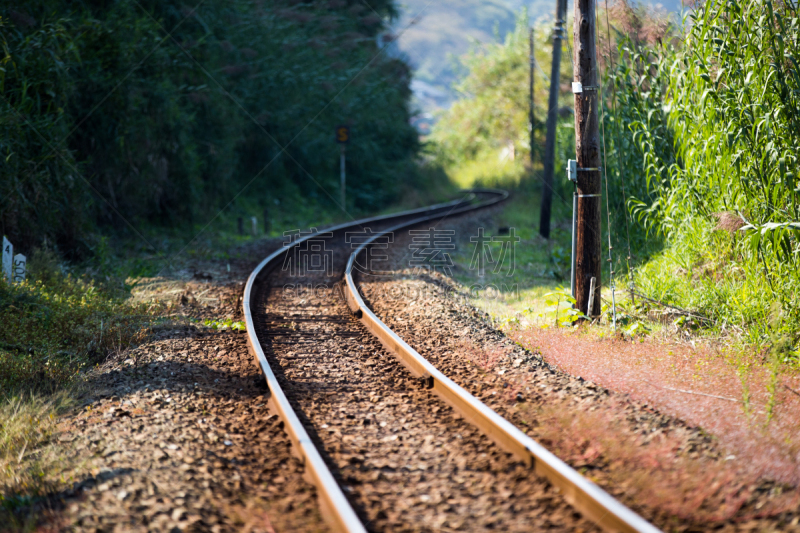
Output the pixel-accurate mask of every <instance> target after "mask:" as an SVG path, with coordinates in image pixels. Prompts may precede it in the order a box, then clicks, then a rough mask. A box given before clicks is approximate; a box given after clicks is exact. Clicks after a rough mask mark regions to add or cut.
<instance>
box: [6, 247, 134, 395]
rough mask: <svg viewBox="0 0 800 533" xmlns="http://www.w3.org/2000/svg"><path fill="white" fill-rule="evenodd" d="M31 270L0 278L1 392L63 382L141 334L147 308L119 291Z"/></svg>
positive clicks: (46, 387) (53, 386)
mask: <svg viewBox="0 0 800 533" xmlns="http://www.w3.org/2000/svg"><path fill="white" fill-rule="evenodd" d="M36 255H37V254H34V258H35V257H36ZM32 264H33V266H36V264H37V261H32ZM36 272H37V271H35V270H34V272H33V273H32V276H31V279H29V280H27V281H25V282H23V283H16V284H12V285H9V284H8V283H6V282H5V280H0V323H2V324H3V327H2V328H0V390H2V391H3V392H2V395H3V396H9V395H13V394H15V392H17V391H23V390H25V389H28V388H38V389H40V390H45V391H48V392H49V391H51V390H54V389H56V388H59V387H61V386H63V385H65V384H68V383H69V382H70V381H71V380H72V379H73V378H74V377H75V376H76V375H77V373H78V372H80V371H81V370H82V369H86V368H87V367H91V366H92V365H94V364H96V363H98V362H99V361H101V360H102V358H103V357H105V356H106V355H107V354H108V353H109V352H112V351H115V350H119V349H122V348H123V347H125V346H127V345H128V344H130V343H132V342H135V341H137V340H138V339H141V338H143V336H144V334H145V328H146V326H147V325H148V323H149V321H150V317H149V316H148V315H147V314H146V311H147V309H146V308H145V307H144V306H132V305H130V304H128V303H126V301H125V299H124V297H125V295H124V294H123V293H120V292H118V291H117V292H115V291H111V290H110V289H108V288H104V287H100V286H98V285H97V284H96V283H95V282H94V281H91V280H89V279H87V278H84V277H76V276H73V275H71V274H64V273H61V272H60V271H57V270H54V269H41V270H39V271H38V272H43V274H42V275H41V278H39V279H37V277H38V275H37V274H36Z"/></svg>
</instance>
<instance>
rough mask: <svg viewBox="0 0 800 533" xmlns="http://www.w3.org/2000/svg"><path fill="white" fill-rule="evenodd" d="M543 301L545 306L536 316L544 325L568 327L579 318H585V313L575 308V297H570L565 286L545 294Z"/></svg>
mask: <svg viewBox="0 0 800 533" xmlns="http://www.w3.org/2000/svg"><path fill="white" fill-rule="evenodd" d="M544 303H545V306H546V307H545V309H544V310H543V311H541V312H540V313H538V314H537V317H538V318H539V319H541V320H542V323H543V326H545V327H547V326H555V327H568V326H572V325H573V324H574V323H575V322H577V321H578V320H580V319H581V318H586V317H585V315H583V314H582V313H581V312H580V311H578V310H577V309H575V303H576V302H575V298H573V297H572V295H571V294H570V291H569V289H567V288H565V287H560V288H559V289H558V290H557V291H555V292H550V293H547V294H545V295H544ZM529 312H530V311H529Z"/></svg>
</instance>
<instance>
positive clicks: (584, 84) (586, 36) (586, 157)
mask: <svg viewBox="0 0 800 533" xmlns="http://www.w3.org/2000/svg"><path fill="white" fill-rule="evenodd" d="M595 32H596V28H595V0H575V21H574V40H575V58H574V75H575V81H574V82H573V84H572V92H573V93H574V94H575V142H576V149H575V152H576V155H577V157H576V159H577V160H578V169H577V170H578V172H577V176H578V179H577V199H578V214H577V216H578V220H577V235H576V240H577V242H576V252H577V253H576V257H575V270H576V274H575V299H576V301H577V306H578V310H579V311H581V312H582V313H584V314H585V315H586V316H588V317H592V316H597V315H599V314H600V287H601V285H602V284H601V280H600V268H601V265H602V262H601V250H600V246H601V240H602V239H601V235H600V206H601V202H600V201H601V196H600V175H601V168H600V132H599V122H598V106H599V103H600V101H599V90H598V89H599V86H598V75H597V48H596V46H595ZM592 278H596V282H597V288H596V291H597V293H596V294H594V298H590V294H589V293H590V285H591V280H592ZM590 299H591V300H592V301H593V304H594V305H593V306H592V309H588V305H589V301H590Z"/></svg>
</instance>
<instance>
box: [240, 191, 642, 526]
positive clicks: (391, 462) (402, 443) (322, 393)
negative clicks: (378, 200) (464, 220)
mask: <svg viewBox="0 0 800 533" xmlns="http://www.w3.org/2000/svg"><path fill="white" fill-rule="evenodd" d="M506 197H507V194H506V193H505V192H503V191H497V190H489V189H486V190H478V191H475V192H474V193H472V194H469V195H468V196H466V197H465V198H463V199H461V200H458V201H454V202H450V203H447V204H440V205H437V206H432V207H430V208H426V209H421V210H415V211H410V212H404V213H399V214H397V215H390V216H383V217H375V218H370V219H364V220H359V221H356V222H353V223H350V224H343V225H340V226H336V227H333V228H328V229H326V230H325V231H324V232H313V233H308V234H300V233H299V232H298V233H295V234H294V236H293V240H292V242H291V243H290V245H288V246H285V247H284V248H283V249H281V250H278V251H276V252H275V253H273V254H272V255H270V256H269V257H267V258H266V259H265V260H264V261H262V262H261V264H260V265H259V266H258V267H257V268H256V269H255V270H254V271H253V273H252V274H251V275H250V278H249V279H248V282H247V285H246V287H245V292H244V297H243V306H244V315H245V320H246V324H247V332H248V345H249V347H250V350H251V352H252V353H253V355H254V356H255V357H256V358H257V360H258V362H259V364H260V366H261V369H262V371H263V373H264V376H265V378H266V381H267V384H268V386H269V389H270V392H271V399H270V407H271V409H273V410H274V411H275V412H276V413H277V414H278V415H279V416H280V417H281V418H282V420H283V422H284V429H285V431H286V432H287V434H288V435H289V437H290V438H291V440H292V442H293V444H294V451H295V453H297V454H298V456H299V457H300V458H301V459H302V460H303V461H304V463H305V466H306V475H307V476H308V477H309V478H310V481H311V482H312V483H313V484H314V485H315V486H316V487H317V491H318V492H317V495H318V499H319V501H320V506H321V509H322V512H323V514H324V516H325V517H326V519H327V520H328V522H329V525H330V527H331V529H332V530H334V531H347V532H359V531H366V530H377V531H425V530H444V531H447V530H456V529H467V530H480V529H484V528H485V529H489V528H492V529H498V530H502V531H531V530H537V529H542V528H548V529H561V530H570V531H574V530H584V531H588V530H596V529H598V528H599V529H605V530H609V531H657V529H656V528H654V527H653V526H652V525H650V524H649V523H648V522H646V521H645V520H644V519H642V518H640V517H639V516H638V515H636V514H634V513H633V512H632V511H630V510H629V509H627V508H626V507H625V506H623V505H622V504H621V503H619V502H618V501H616V500H615V499H613V498H612V497H611V496H610V495H608V494H607V493H605V492H604V491H603V490H601V489H600V488H599V487H597V486H596V485H594V484H593V483H591V482H590V481H588V480H587V479H585V478H584V477H583V476H581V475H580V474H578V473H577V472H576V471H575V470H573V469H572V468H570V467H569V466H568V465H566V464H565V463H563V462H562V461H561V460H559V459H558V458H557V457H555V456H554V455H553V454H551V453H550V452H548V451H547V450H546V449H544V448H543V447H542V446H541V445H539V444H538V443H536V442H535V441H533V440H532V439H530V438H529V437H528V436H527V435H525V434H524V433H523V432H522V431H520V430H519V429H517V428H516V427H515V426H514V425H513V424H511V423H510V422H508V421H506V420H505V419H503V418H502V417H501V416H499V415H498V414H497V413H495V412H494V411H492V410H491V409H490V408H489V407H488V406H486V405H485V404H483V403H481V402H480V401H479V400H477V399H476V398H475V397H473V396H471V395H470V394H469V393H467V392H466V391H465V390H464V389H462V388H461V387H459V386H458V385H457V384H456V383H454V382H453V381H452V380H450V379H449V378H448V377H447V376H445V375H443V374H442V373H441V372H439V370H437V369H436V368H435V367H434V366H433V365H431V364H430V363H429V362H428V361H426V360H425V359H424V358H423V357H422V356H420V355H419V353H417V352H416V351H415V350H414V349H413V348H412V347H411V346H409V345H408V344H407V343H405V342H404V341H403V339H401V338H400V337H399V336H398V335H397V334H396V333H394V332H393V331H392V330H391V329H389V328H388V327H387V326H386V325H385V324H384V323H383V322H382V321H381V320H380V319H379V318H378V317H377V316H376V315H375V314H374V313H373V312H372V310H371V309H370V308H369V306H367V305H366V304H365V303H364V300H363V299H362V297H361V295H360V294H359V287H358V285H357V282H356V279H355V278H354V271H355V268H354V267H356V266H358V265H360V264H361V263H364V264H366V263H368V261H367V259H368V258H367V257H366V256H365V254H367V251H368V250H369V248H370V247H371V246H372V247H375V248H380V247H386V246H390V245H391V242H390V239H389V238H388V236H391V235H393V234H394V233H396V232H399V231H405V230H408V229H410V228H412V227H414V226H418V225H420V224H423V223H426V222H431V221H437V220H441V219H442V218H444V217H448V216H455V215H461V214H464V213H467V212H470V211H474V210H477V209H484V208H486V207H489V206H491V205H495V204H497V203H498V202H501V201H503V200H504V199H505V198H506ZM359 258H361V263H359ZM575 511H578V512H575Z"/></svg>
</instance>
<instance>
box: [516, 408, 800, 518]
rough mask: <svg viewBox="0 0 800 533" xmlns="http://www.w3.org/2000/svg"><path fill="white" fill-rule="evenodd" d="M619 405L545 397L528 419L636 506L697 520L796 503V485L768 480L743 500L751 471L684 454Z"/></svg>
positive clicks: (548, 441)
mask: <svg viewBox="0 0 800 533" xmlns="http://www.w3.org/2000/svg"><path fill="white" fill-rule="evenodd" d="M624 410H625V405H622V404H620V403H619V402H618V401H609V402H608V405H604V406H602V407H599V408H597V409H593V410H589V411H575V410H568V409H564V407H563V406H558V405H550V404H546V405H544V406H542V407H540V408H538V409H536V410H535V413H532V418H533V419H534V420H535V421H536V423H537V424H538V427H537V428H536V432H537V433H539V434H540V435H541V436H540V439H541V440H542V442H543V444H545V445H546V446H547V447H548V448H549V449H550V450H551V451H553V452H555V453H556V454H557V455H558V456H559V457H561V458H562V459H564V460H566V461H567V462H568V463H570V464H572V465H573V466H575V467H576V468H579V469H582V470H584V473H585V475H586V476H588V477H589V478H590V479H591V478H594V479H595V481H597V482H598V483H600V484H602V485H605V486H609V487H613V489H614V490H615V491H618V492H621V493H624V494H626V496H628V497H629V498H631V499H632V500H634V501H636V503H637V505H641V506H643V507H646V508H650V509H655V510H658V511H659V512H662V513H665V514H666V515H667V516H670V517H673V519H674V518H678V519H680V520H682V521H688V522H690V523H694V524H697V525H701V524H705V525H711V524H718V523H720V522H723V521H727V520H731V519H734V520H735V521H737V522H741V521H746V520H750V519H753V518H758V517H762V516H774V515H777V514H779V513H782V512H785V511H791V510H794V509H796V508H797V505H798V503H800V496H798V494H797V493H796V492H783V490H782V488H781V487H773V488H772V490H771V491H770V492H769V494H768V495H766V496H764V495H763V494H761V495H759V496H760V497H759V498H758V500H757V501H758V503H757V504H756V505H749V504H751V503H752V502H753V501H755V500H756V498H754V496H755V492H756V490H757V489H761V490H763V485H760V484H759V480H758V479H757V477H756V476H754V475H753V474H752V473H747V472H744V473H743V472H742V470H741V468H740V467H741V465H740V464H737V463H735V462H733V461H719V460H714V459H710V458H707V457H702V456H701V457H692V456H690V454H688V453H687V451H686V450H682V449H681V448H683V447H684V443H683V442H682V440H681V439H680V438H679V437H678V436H676V435H674V434H672V433H670V432H669V431H665V432H659V433H658V434H655V435H654V434H647V435H643V434H641V433H636V432H634V431H633V430H632V429H631V427H630V425H629V423H628V422H627V421H626V420H625V419H624V418H621V417H620V413H621V412H624ZM598 467H601V468H602V471H599V470H596V469H597V468H598ZM595 476H596V477H595Z"/></svg>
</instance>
